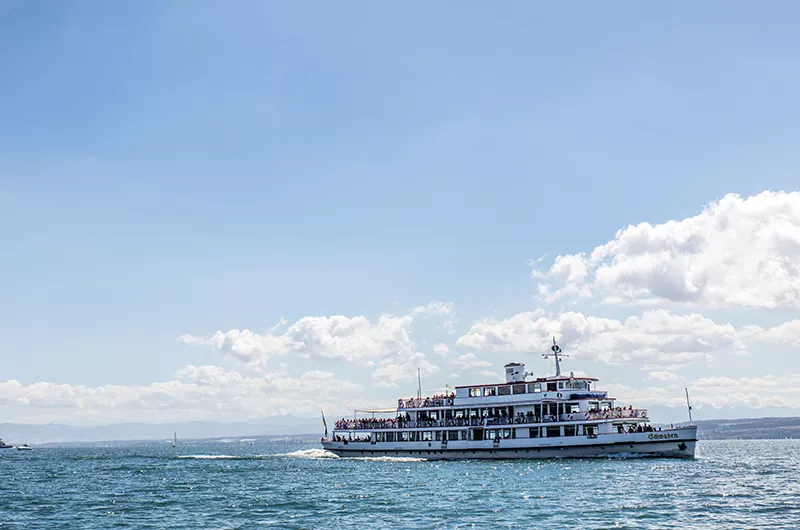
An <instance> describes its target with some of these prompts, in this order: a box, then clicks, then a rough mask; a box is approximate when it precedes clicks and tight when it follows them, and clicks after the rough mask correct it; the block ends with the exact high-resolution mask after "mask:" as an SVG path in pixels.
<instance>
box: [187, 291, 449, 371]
mask: <svg viewBox="0 0 800 530" xmlns="http://www.w3.org/2000/svg"><path fill="white" fill-rule="evenodd" d="M452 314H453V306H452V304H451V303H449V302H438V301H434V302H431V303H429V304H427V305H424V306H418V307H415V308H413V309H412V310H411V311H410V312H409V313H408V314H406V315H381V316H380V317H379V318H378V319H377V321H375V322H372V321H370V320H369V319H367V318H366V317H364V316H356V317H346V316H341V315H334V316H320V317H304V318H301V319H300V320H298V321H297V322H295V323H294V324H292V325H290V326H288V327H287V328H286V329H285V330H284V331H283V332H280V333H278V332H277V327H274V328H272V329H271V330H269V331H267V332H265V333H255V332H253V331H250V330H248V329H245V330H239V329H232V330H229V331H225V332H223V331H217V332H215V333H214V334H213V335H212V336H210V337H197V336H194V335H189V334H185V335H182V336H180V337H178V340H179V341H180V342H183V343H185V344H194V345H207V346H211V347H212V348H214V349H215V350H218V351H220V352H223V353H227V354H230V355H232V356H233V357H235V358H237V359H238V360H240V361H242V362H244V363H247V364H248V365H249V366H250V367H252V368H255V369H260V370H264V369H266V366H267V363H268V361H269V359H270V358H272V357H276V356H283V355H290V354H291V355H294V356H299V357H305V358H321V359H338V360H343V361H346V362H348V363H357V364H362V365H371V364H374V363H375V361H377V360H380V359H384V360H385V359H387V358H389V357H395V358H394V359H393V362H394V363H395V364H398V363H399V364H403V363H405V362H407V361H408V359H409V358H411V357H412V356H416V355H417V352H416V345H415V343H414V341H413V339H412V337H411V332H412V326H413V323H414V320H415V319H416V318H419V317H420V316H422V315H429V316H438V317H441V316H448V315H452ZM282 322H283V323H285V321H282ZM381 379H382V380H387V379H386V378H385V377H382V378H381Z"/></svg>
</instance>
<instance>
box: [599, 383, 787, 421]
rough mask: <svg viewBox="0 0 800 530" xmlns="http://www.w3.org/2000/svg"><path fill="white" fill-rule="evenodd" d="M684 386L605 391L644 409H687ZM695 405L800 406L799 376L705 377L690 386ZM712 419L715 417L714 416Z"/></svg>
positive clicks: (617, 387)
mask: <svg viewBox="0 0 800 530" xmlns="http://www.w3.org/2000/svg"><path fill="white" fill-rule="evenodd" d="M684 386H685V385H684V384H671V385H666V386H657V387H650V388H632V387H630V386H626V385H619V384H609V385H606V388H607V389H608V390H609V392H610V393H611V394H612V395H616V396H625V400H626V402H630V403H633V404H635V405H641V406H652V405H666V406H672V407H684V406H686V397H685V395H684V393H683V387H684ZM688 386H689V388H690V391H691V399H692V405H693V406H696V407H698V408H699V407H702V406H710V407H712V408H715V409H719V408H723V407H743V408H750V409H761V408H766V407H779V408H798V407H800V374H787V375H772V374H768V375H764V376H759V377H742V378H737V379H734V378H729V377H704V378H700V379H697V380H695V381H691V382H689V383H688ZM711 417H713V414H712V415H711Z"/></svg>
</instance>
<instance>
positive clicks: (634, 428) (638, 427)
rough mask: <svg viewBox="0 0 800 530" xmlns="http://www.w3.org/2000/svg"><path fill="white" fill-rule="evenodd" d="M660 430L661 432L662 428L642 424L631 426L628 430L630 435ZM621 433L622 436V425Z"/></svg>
mask: <svg viewBox="0 0 800 530" xmlns="http://www.w3.org/2000/svg"><path fill="white" fill-rule="evenodd" d="M660 430H661V427H653V426H652V425H650V424H649V423H648V424H646V425H642V424H641V423H640V424H638V425H631V426H630V427H629V428H628V432H629V433H634V432H658V431H660ZM619 432H620V434H621V433H622V432H623V428H622V426H621V425H620V431H619Z"/></svg>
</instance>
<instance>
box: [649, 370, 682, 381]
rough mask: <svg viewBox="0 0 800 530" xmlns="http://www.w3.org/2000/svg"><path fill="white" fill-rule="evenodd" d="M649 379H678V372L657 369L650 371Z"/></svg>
mask: <svg viewBox="0 0 800 530" xmlns="http://www.w3.org/2000/svg"><path fill="white" fill-rule="evenodd" d="M647 379H650V380H651V381H677V380H678V374H675V373H672V372H669V371H667V370H657V371H655V372H648V373H647Z"/></svg>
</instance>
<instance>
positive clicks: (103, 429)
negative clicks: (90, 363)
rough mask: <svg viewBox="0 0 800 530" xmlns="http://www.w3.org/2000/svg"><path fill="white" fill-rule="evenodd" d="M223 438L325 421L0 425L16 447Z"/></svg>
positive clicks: (303, 429)
mask: <svg viewBox="0 0 800 530" xmlns="http://www.w3.org/2000/svg"><path fill="white" fill-rule="evenodd" d="M173 433H177V434H178V438H181V439H206V438H224V437H240V438H244V437H260V436H270V435H271V436H275V435H284V436H285V435H289V436H291V435H299V434H309V433H318V434H319V436H321V435H322V433H323V426H322V421H321V420H317V421H314V420H313V419H312V418H295V417H292V416H277V417H273V418H264V419H262V420H258V421H254V422H237V423H221V422H211V421H193V422H181V423H116V424H111V425H96V426H89V427H83V426H74V425H62V424H58V423H49V424H44V425H30V424H25V423H0V438H3V439H4V440H5V441H6V442H7V443H9V444H12V445H15V444H22V443H29V444H45V443H58V442H60V443H84V442H99V441H119V440H129V441H137V440H171V439H172V434H173Z"/></svg>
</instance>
